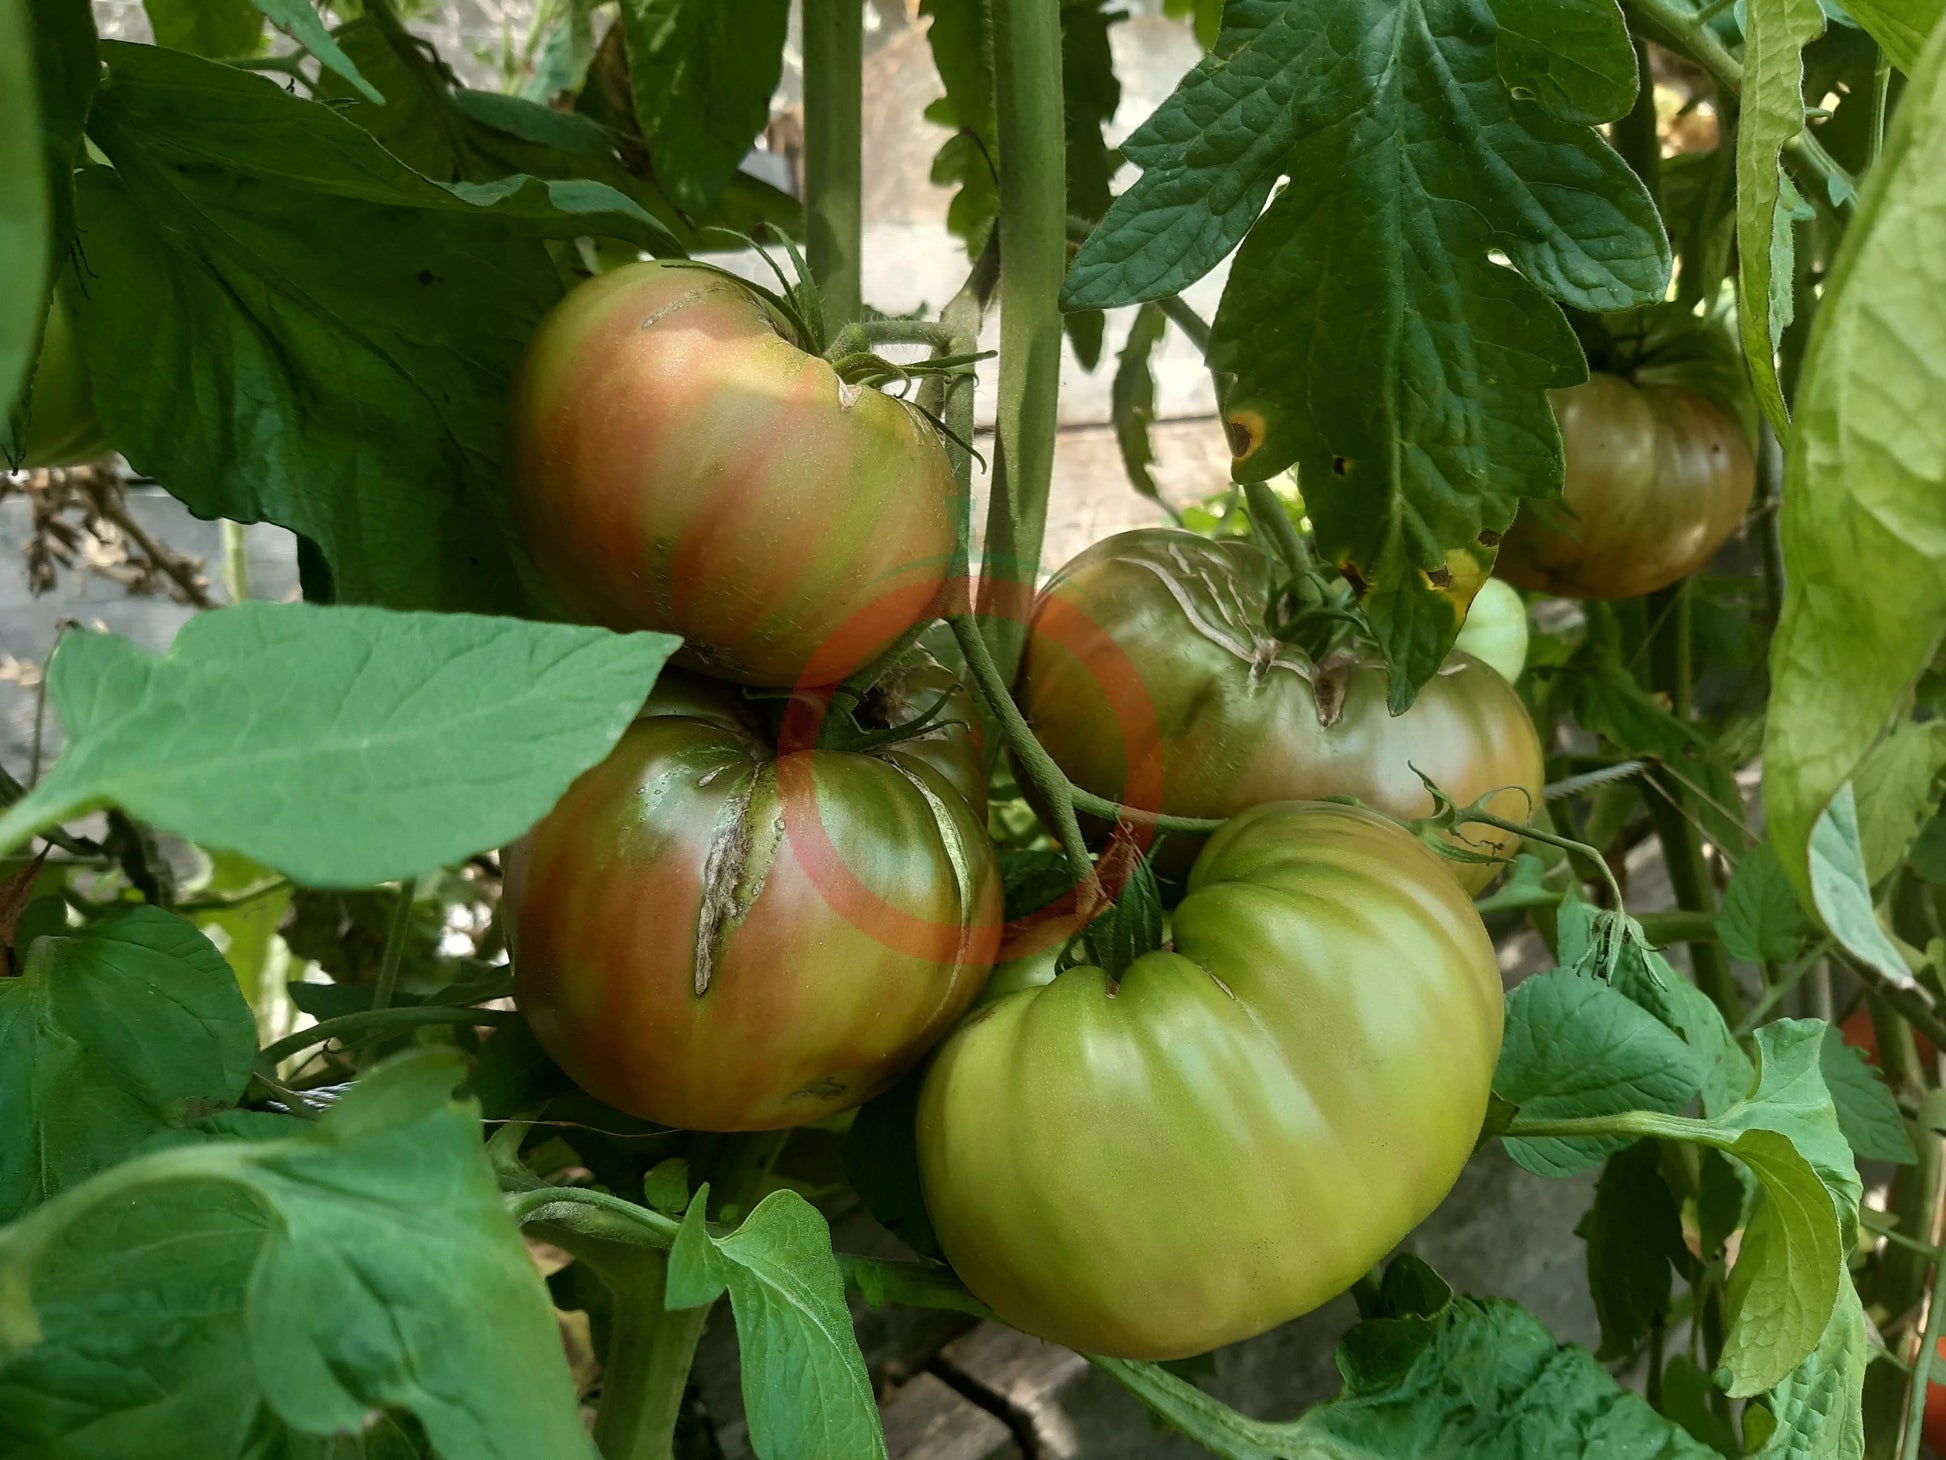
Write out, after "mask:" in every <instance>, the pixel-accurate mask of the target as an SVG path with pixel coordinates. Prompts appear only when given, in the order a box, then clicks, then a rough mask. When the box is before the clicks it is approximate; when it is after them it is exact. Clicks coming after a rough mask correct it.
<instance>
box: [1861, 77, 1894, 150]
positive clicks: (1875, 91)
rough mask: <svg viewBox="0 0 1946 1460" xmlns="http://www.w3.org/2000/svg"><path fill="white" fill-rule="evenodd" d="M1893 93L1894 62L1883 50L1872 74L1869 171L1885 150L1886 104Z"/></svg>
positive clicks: (1867, 146)
mask: <svg viewBox="0 0 1946 1460" xmlns="http://www.w3.org/2000/svg"><path fill="white" fill-rule="evenodd" d="M1891 92H1892V61H1891V58H1890V57H1888V56H1887V55H1886V54H1885V52H1884V51H1882V50H1881V51H1880V52H1879V53H1878V66H1877V67H1876V68H1875V69H1874V70H1873V72H1872V135H1871V140H1870V141H1869V142H1868V143H1867V145H1866V150H1865V167H1866V170H1867V171H1870V170H1871V169H1872V168H1873V167H1875V166H1877V165H1878V155H1879V153H1881V152H1883V151H1884V150H1885V104H1886V101H1887V99H1888V98H1889V97H1890V95H1891Z"/></svg>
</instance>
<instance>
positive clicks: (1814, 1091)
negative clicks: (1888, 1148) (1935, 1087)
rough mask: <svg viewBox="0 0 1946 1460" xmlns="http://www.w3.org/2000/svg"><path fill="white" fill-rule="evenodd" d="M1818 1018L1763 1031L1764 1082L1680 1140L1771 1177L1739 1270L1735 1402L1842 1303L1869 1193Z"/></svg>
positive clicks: (1811, 1337) (1791, 1357) (1764, 1381)
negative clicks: (1863, 1199)
mask: <svg viewBox="0 0 1946 1460" xmlns="http://www.w3.org/2000/svg"><path fill="white" fill-rule="evenodd" d="M1827 1027H1828V1026H1827V1025H1825V1024H1824V1023H1823V1022H1822V1021H1821V1020H1817V1019H1782V1020H1778V1021H1777V1022H1776V1023H1774V1024H1767V1025H1765V1026H1764V1027H1763V1028H1761V1029H1759V1030H1758V1031H1757V1083H1756V1086H1755V1088H1753V1089H1752V1090H1751V1091H1750V1093H1749V1095H1748V1096H1747V1097H1746V1098H1745V1099H1744V1100H1743V1101H1741V1102H1739V1103H1738V1104H1736V1105H1734V1106H1732V1107H1731V1108H1730V1109H1728V1110H1726V1111H1724V1112H1723V1113H1722V1114H1720V1115H1717V1116H1713V1117H1711V1118H1710V1119H1709V1120H1707V1121H1703V1122H1697V1123H1695V1124H1696V1126H1697V1129H1695V1130H1694V1131H1692V1132H1691V1133H1689V1134H1687V1135H1684V1136H1681V1137H1678V1138H1679V1139H1693V1140H1695V1141H1696V1142H1697V1143H1698V1144H1701V1145H1706V1146H1710V1147H1713V1148H1715V1149H1716V1150H1720V1151H1723V1152H1725V1153H1726V1154H1728V1155H1731V1156H1734V1157H1735V1158H1736V1159H1737V1160H1738V1161H1740V1162H1741V1163H1742V1164H1743V1165H1744V1166H1745V1167H1747V1168H1748V1169H1749V1170H1750V1171H1751V1172H1752V1173H1753V1174H1754V1175H1755V1176H1756V1177H1757V1179H1758V1180H1759V1181H1760V1182H1762V1183H1763V1188H1764V1196H1763V1200H1762V1201H1761V1202H1760V1203H1759V1204H1758V1206H1757V1209H1756V1213H1755V1215H1753V1216H1752V1217H1751V1219H1750V1223H1749V1225H1748V1226H1747V1227H1746V1228H1745V1230H1744V1235H1743V1245H1742V1247H1741V1249H1740V1250H1739V1254H1738V1257H1737V1261H1736V1265H1735V1266H1734V1267H1733V1268H1731V1270H1730V1282H1729V1309H1730V1331H1729V1334H1728V1336H1727V1338H1726V1339H1725V1342H1724V1346H1723V1356H1722V1361H1723V1365H1724V1367H1725V1368H1726V1369H1728V1370H1729V1373H1730V1377H1731V1382H1730V1383H1729V1384H1727V1385H1725V1386H1724V1387H1725V1388H1726V1389H1727V1390H1728V1392H1729V1393H1730V1395H1731V1396H1732V1397H1735V1398H1743V1397H1746V1396H1749V1395H1752V1394H1759V1393H1762V1392H1763V1391H1764V1390H1766V1389H1769V1388H1771V1387H1772V1386H1773V1385H1776V1384H1779V1383H1781V1382H1783V1380H1784V1378H1785V1376H1786V1375H1788V1374H1789V1373H1790V1372H1791V1370H1793V1369H1795V1368H1796V1367H1797V1366H1798V1364H1800V1363H1801V1362H1802V1361H1803V1360H1804V1358H1805V1356H1806V1355H1807V1354H1809V1353H1810V1352H1811V1350H1812V1348H1813V1347H1814V1346H1815V1345H1816V1344H1817V1342H1818V1339H1819V1336H1820V1335H1821V1334H1822V1333H1823V1332H1824V1331H1825V1328H1826V1326H1827V1325H1828V1324H1829V1322H1830V1320H1831V1315H1832V1313H1833V1312H1834V1311H1835V1309H1836V1307H1837V1303H1838V1299H1839V1291H1838V1289H1839V1280H1840V1279H1841V1277H1842V1276H1843V1256H1844V1252H1845V1247H1846V1242H1847V1240H1848V1235H1849V1233H1850V1232H1851V1230H1852V1229H1854V1228H1855V1226H1856V1223H1857V1215H1858V1200H1859V1195H1860V1191H1861V1187H1860V1183H1859V1179H1858V1169H1857V1167H1856V1166H1855V1165H1854V1164H1853V1161H1852V1154H1851V1150H1850V1148H1849V1147H1848V1146H1846V1144H1845V1139H1844V1136H1843V1134H1842V1133H1841V1131H1840V1129H1839V1126H1838V1116H1837V1111H1836V1109H1835V1107H1834V1106H1833V1104H1832V1100H1831V1094H1830V1091H1829V1090H1827V1089H1826V1088H1825V1084H1824V1078H1823V1076H1822V1074H1821V1073H1820V1061H1821V1058H1822V1046H1823V1042H1824V1031H1825V1029H1826V1028H1827Z"/></svg>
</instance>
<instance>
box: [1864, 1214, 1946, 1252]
mask: <svg viewBox="0 0 1946 1460" xmlns="http://www.w3.org/2000/svg"><path fill="white" fill-rule="evenodd" d="M1858 1225H1859V1226H1861V1227H1863V1228H1864V1229H1865V1230H1866V1231H1867V1232H1870V1233H1871V1234H1872V1235H1873V1236H1874V1237H1883V1238H1884V1239H1885V1240H1886V1241H1887V1242H1890V1243H1891V1244H1892V1245H1893V1246H1894V1247H1902V1248H1904V1249H1905V1250H1906V1251H1907V1252H1911V1253H1914V1254H1916V1255H1917V1256H1920V1257H1923V1258H1925V1259H1926V1261H1927V1262H1928V1263H1933V1262H1937V1261H1939V1259H1940V1258H1941V1257H1942V1256H1946V1253H1942V1252H1941V1251H1940V1250H1939V1249H1938V1248H1937V1247H1935V1246H1933V1245H1932V1243H1930V1242H1921V1241H1920V1240H1919V1239H1918V1238H1916V1237H1908V1236H1906V1234H1905V1233H1903V1232H1901V1231H1900V1230H1899V1228H1898V1224H1897V1222H1895V1221H1894V1220H1893V1219H1892V1218H1891V1217H1889V1216H1883V1215H1881V1214H1880V1213H1878V1212H1875V1211H1873V1210H1872V1209H1871V1208H1870V1207H1860V1208H1859V1209H1858Z"/></svg>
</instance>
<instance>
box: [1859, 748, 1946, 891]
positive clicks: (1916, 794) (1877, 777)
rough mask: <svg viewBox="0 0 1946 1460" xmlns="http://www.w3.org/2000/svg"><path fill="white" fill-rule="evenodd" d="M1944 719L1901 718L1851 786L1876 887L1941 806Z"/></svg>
mask: <svg viewBox="0 0 1946 1460" xmlns="http://www.w3.org/2000/svg"><path fill="white" fill-rule="evenodd" d="M1942 770H1946V723H1942V722H1941V721H1938V720H1928V721H1926V722H1924V723H1917V722H1914V721H1910V720H1908V721H1905V722H1903V723H1901V724H1899V725H1895V726H1894V727H1893V728H1892V733H1891V734H1890V735H1888V736H1886V737H1885V739H1884V740H1882V741H1880V742H1879V744H1878V745H1877V746H1876V747H1875V748H1874V749H1873V751H1872V753H1871V754H1870V755H1868V756H1866V757H1865V761H1864V764H1862V765H1860V766H1859V768H1858V772H1857V774H1856V775H1854V776H1853V777H1852V789H1853V792H1854V798H1855V800H1856V802H1857V807H1858V851H1859V856H1860V857H1861V858H1862V859H1863V861H1864V864H1865V880H1866V881H1867V882H1869V883H1871V884H1872V885H1873V886H1874V887H1876V886H1877V885H1878V884H1879V883H1881V882H1883V881H1884V880H1885V879H1886V878H1887V877H1888V876H1890V875H1891V874H1892V873H1893V872H1894V871H1895V870H1897V868H1898V866H1899V864H1900V863H1901V862H1903V861H1904V860H1905V856H1906V853H1907V852H1908V851H1910V850H1911V848H1912V844H1913V843H1914V842H1915V841H1917V840H1918V838H1919V833H1920V832H1921V831H1922V830H1924V828H1925V826H1926V824H1927V823H1928V822H1930V821H1931V820H1932V819H1933V812H1934V811H1935V810H1936V809H1937V807H1938V805H1939V775H1940V772H1941V771H1942Z"/></svg>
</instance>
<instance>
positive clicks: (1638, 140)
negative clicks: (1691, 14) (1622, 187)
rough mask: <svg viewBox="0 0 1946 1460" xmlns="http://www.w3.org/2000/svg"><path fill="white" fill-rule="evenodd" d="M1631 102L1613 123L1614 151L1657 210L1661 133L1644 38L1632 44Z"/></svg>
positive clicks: (1660, 170) (1653, 80)
mask: <svg viewBox="0 0 1946 1460" xmlns="http://www.w3.org/2000/svg"><path fill="white" fill-rule="evenodd" d="M1635 74H1636V77H1637V80H1636V85H1635V105H1634V106H1632V107H1630V108H1629V112H1628V115H1627V116H1625V117H1623V118H1621V120H1619V121H1618V122H1616V123H1615V126H1614V140H1615V150H1616V151H1617V152H1619V153H1621V155H1622V160H1623V161H1624V162H1626V163H1627V164H1628V165H1629V166H1630V167H1631V168H1633V169H1634V170H1635V175H1636V176H1637V177H1639V178H1641V179H1642V186H1643V187H1645V188H1647V189H1648V190H1649V197H1650V199H1651V200H1652V201H1653V202H1654V203H1655V205H1656V207H1657V209H1660V208H1661V207H1662V133H1661V127H1660V124H1659V120H1658V118H1657V117H1656V114H1655V76H1654V75H1653V74H1652V73H1651V72H1650V70H1649V47H1648V43H1647V42H1646V41H1640V40H1638V41H1636V43H1635Z"/></svg>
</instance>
